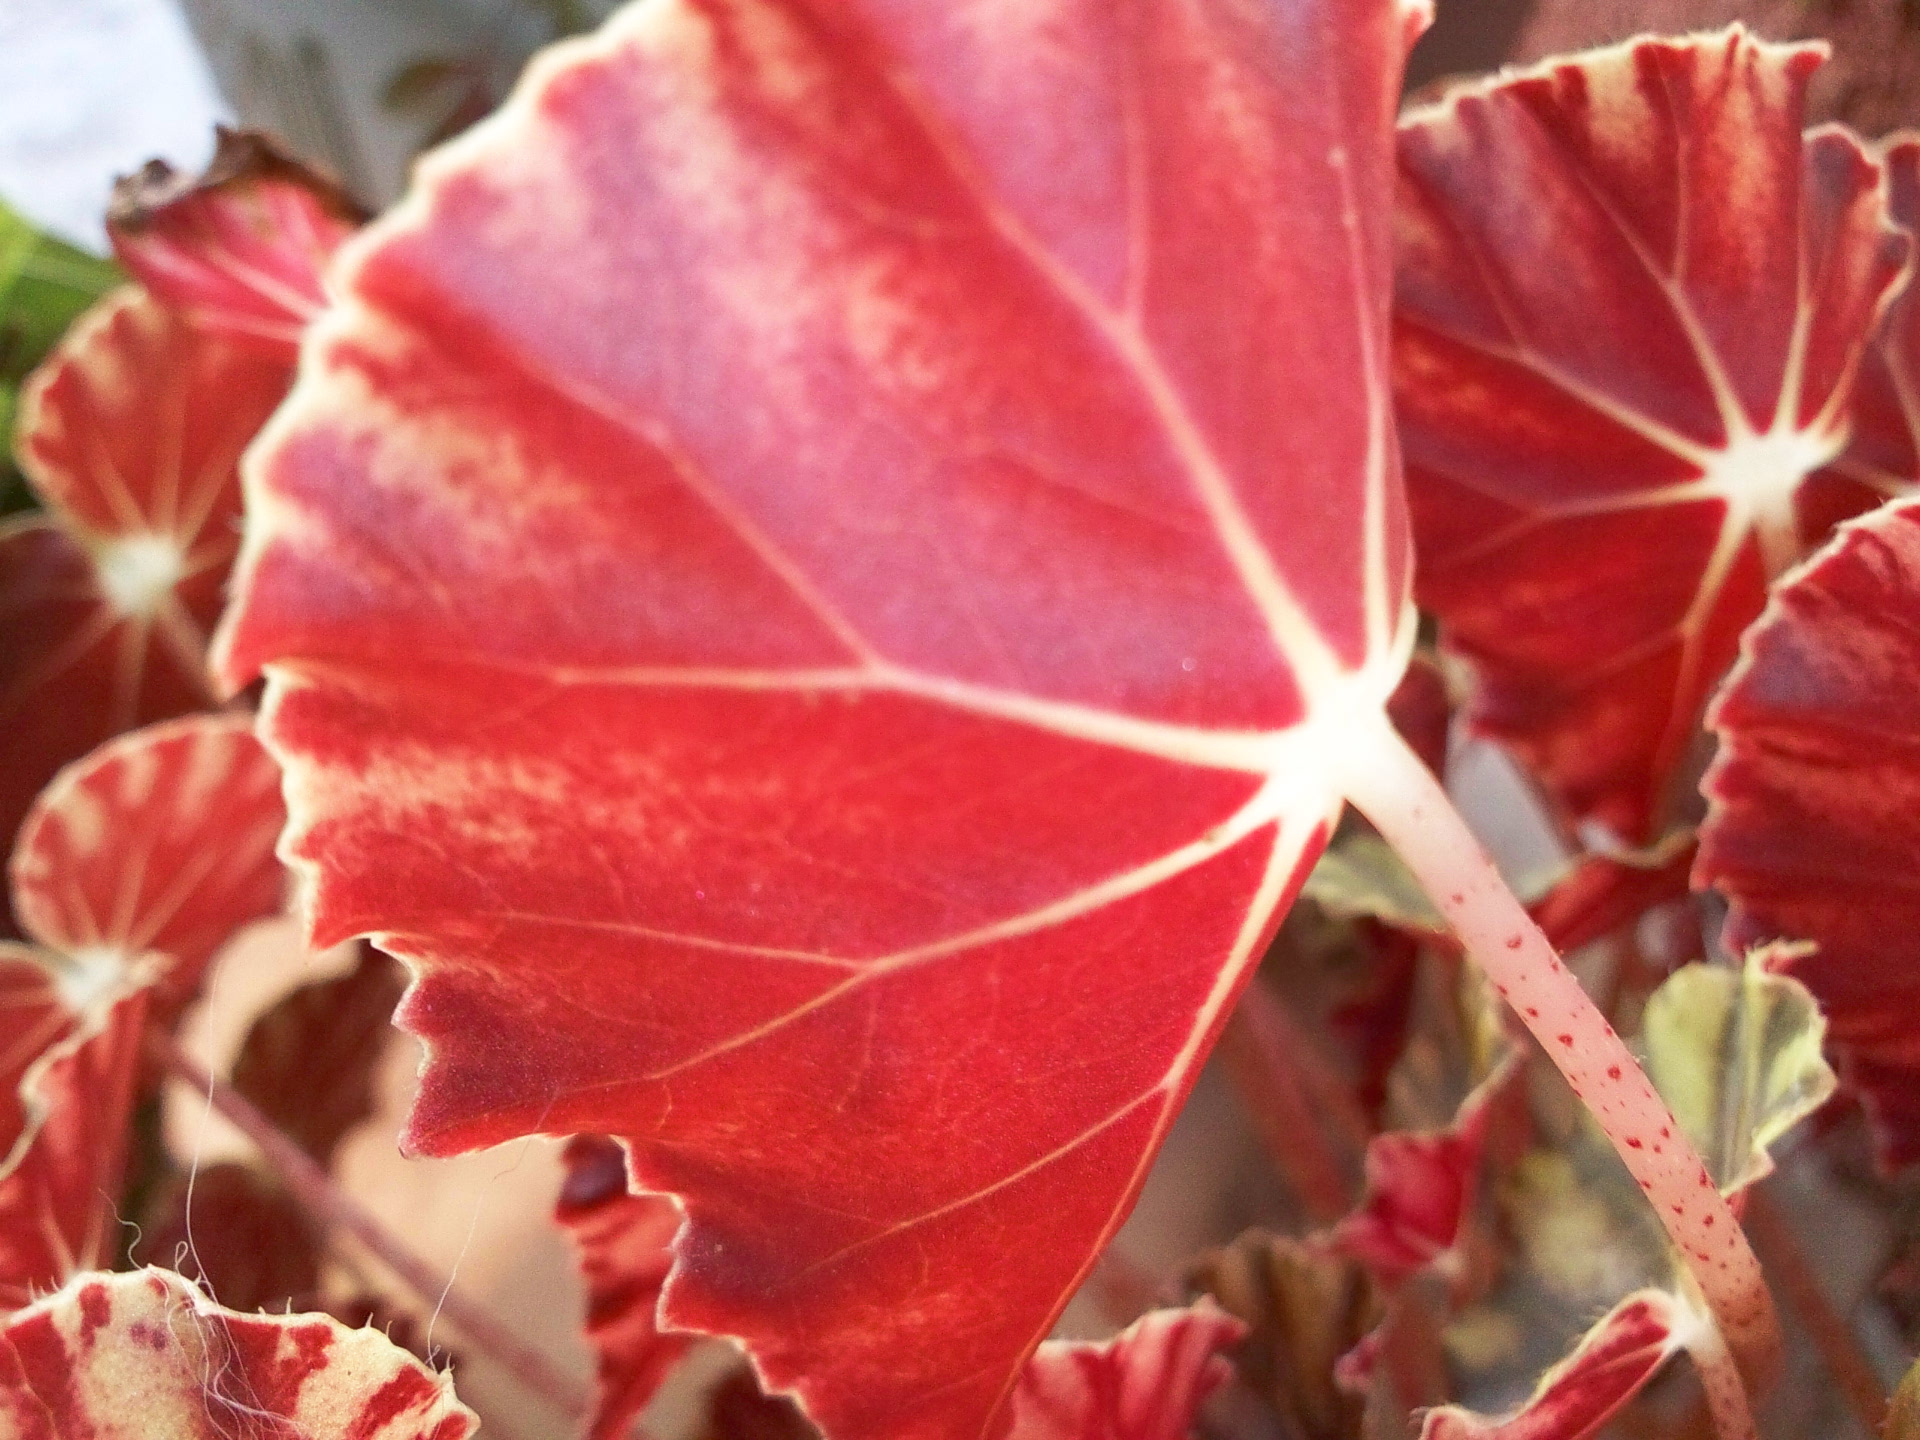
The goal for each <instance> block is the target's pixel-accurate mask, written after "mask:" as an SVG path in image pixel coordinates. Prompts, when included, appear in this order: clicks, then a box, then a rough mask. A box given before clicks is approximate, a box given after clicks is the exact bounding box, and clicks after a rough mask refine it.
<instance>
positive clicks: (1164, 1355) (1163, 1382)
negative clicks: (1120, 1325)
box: [1008, 1300, 1247, 1440]
mask: <svg viewBox="0 0 1920 1440" xmlns="http://www.w3.org/2000/svg"><path fill="white" fill-rule="evenodd" d="M1246 1333H1247V1331H1246V1326H1244V1325H1242V1324H1241V1323H1240V1322H1239V1321H1238V1320H1236V1319H1234V1318H1233V1317H1232V1316H1231V1315H1229V1314H1227V1312H1226V1311H1224V1310H1222V1309H1220V1308H1218V1307H1217V1306H1215V1305H1214V1304H1212V1302H1210V1301H1206V1300H1202V1301H1201V1302H1200V1303H1199V1304H1198V1305H1196V1306H1194V1307H1193V1308H1192V1309H1188V1310H1155V1311H1154V1312H1152V1313H1151V1314H1149V1315H1143V1316H1142V1317H1141V1318H1140V1319H1138V1320H1136V1321H1134V1323H1133V1324H1132V1325H1130V1326H1128V1327H1127V1328H1126V1329H1125V1330H1123V1331H1122V1332H1121V1333H1120V1334H1119V1335H1116V1336H1115V1337H1114V1338H1113V1339H1112V1340H1109V1341H1107V1342H1106V1343H1105V1344H1100V1345H1089V1344H1079V1343H1073V1342H1068V1341H1060V1340H1056V1341H1051V1342H1049V1343H1047V1344H1045V1345H1042V1346H1041V1347H1040V1348H1039V1350H1038V1351H1036V1352H1035V1353H1034V1356H1033V1358H1032V1359H1031V1360H1029V1361H1028V1362H1027V1368H1026V1369H1025V1371H1023V1372H1022V1374H1021V1376H1020V1383H1019V1385H1018V1386H1016V1387H1015V1389H1014V1392H1013V1428H1012V1429H1011V1430H1010V1431H1009V1432H1008V1440H1186V1437H1187V1435H1188V1433H1189V1431H1190V1430H1191V1429H1192V1426H1193V1419H1194V1413H1195V1412H1196V1411H1197V1410H1198V1409H1199V1408H1200V1402H1201V1401H1203V1400H1205V1399H1206V1398H1207V1396H1209V1395H1211V1394H1212V1393H1213V1392H1214V1391H1215V1390H1217V1389H1219V1388H1220V1387H1221V1386H1222V1385H1224V1384H1226V1382H1227V1381H1228V1380H1230V1379H1232V1378H1233V1366H1232V1365H1230V1364H1229V1363H1228V1362H1227V1360H1226V1359H1225V1358H1224V1357H1222V1356H1221V1355H1220V1353H1219V1352H1220V1351H1222V1350H1224V1349H1226V1348H1227V1347H1228V1346H1231V1345H1236V1344H1238V1343H1239V1342H1240V1340H1241V1338H1242V1337H1243V1336H1244V1335H1245V1334H1246Z"/></svg>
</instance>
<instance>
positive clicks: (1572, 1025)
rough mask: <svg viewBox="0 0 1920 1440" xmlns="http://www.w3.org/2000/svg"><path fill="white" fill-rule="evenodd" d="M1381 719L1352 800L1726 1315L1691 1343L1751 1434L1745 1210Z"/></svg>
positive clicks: (1753, 1313)
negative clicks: (1732, 1201) (1734, 1205)
mask: <svg viewBox="0 0 1920 1440" xmlns="http://www.w3.org/2000/svg"><path fill="white" fill-rule="evenodd" d="M1381 728H1382V730H1383V731H1385V732H1386V734H1385V736H1383V737H1382V738H1381V740H1380V741H1379V742H1378V743H1376V744H1373V745H1370V746H1368V747H1367V750H1366V758H1365V762H1364V764H1363V765H1359V766H1356V767H1355V768H1356V772H1358V773H1356V774H1355V775H1354V776H1353V777H1352V779H1351V782H1350V784H1349V785H1348V789H1347V794H1348V797H1349V798H1350V799H1351V800H1352V802H1353V804H1354V806H1355V807H1356V808H1357V809H1358V810H1359V811H1360V813H1361V814H1363V815H1365V816H1366V817H1367V818H1368V819H1369V820H1371V821H1372V822H1373V823H1374V825H1375V826H1376V827H1378V829H1379V831H1380V833H1381V834H1382V835H1384V836H1385V837H1386V839H1387V841H1388V843H1389V844H1391V845H1392V846H1393V848H1394V849H1395V850H1396V851H1398V852H1399V854H1400V858H1401V859H1403V860H1404V861H1406V863H1407V864H1408V866H1409V867H1411V868H1412V870H1413V872H1414V874H1416V875H1417V876H1419V878H1420V883H1421V885H1422V886H1423V887H1424V888H1425V890H1426V891H1427V893H1428V895H1429V896H1431V897H1432V899H1433V902H1434V903H1435V904H1436V905H1437V906H1439V908H1440V910H1441V913H1443V914H1444V915H1445V916H1446V917H1447V921H1448V923H1449V924H1451V925H1452V926H1453V930H1454V933H1455V935H1457V936H1458V937H1459V939H1460V941H1461V943H1462V945H1464V946H1465V948H1466V950H1467V953H1468V954H1470V955H1471V956H1472V957H1473V958H1474V961H1475V962H1476V963H1477V964H1478V965H1479V966H1480V967H1481V969H1482V970H1484V971H1485V972H1486V974H1487V976H1488V978H1489V979H1491V980H1492V981H1493V984H1494V988H1495V989H1496V990H1498V991H1499V992H1500V994H1501V996H1502V997H1503V998H1504V999H1505V1000H1506V1002H1507V1003H1508V1004H1509V1005H1511V1006H1512V1007H1513V1009H1514V1012H1515V1013H1516V1014H1518V1015H1519V1017H1520V1019H1521V1020H1522V1021H1523V1022H1524V1023H1525V1024H1526V1027H1527V1028H1528V1029H1529V1030H1531V1031H1532V1032H1533V1034H1534V1037H1535V1038H1536V1039H1537V1040H1539V1042H1540V1044H1541V1045H1542V1046H1543V1047H1544V1048H1545V1050H1546V1052H1547V1055H1548V1056H1549V1057H1550V1058H1551V1059H1552V1060H1553V1062H1554V1064H1556V1065H1557V1066H1559V1067H1560V1073H1561V1074H1563V1075H1565V1076H1566V1077H1567V1082H1568V1084H1570V1085H1572V1086H1573V1093H1574V1094H1575V1095H1577V1096H1579V1097H1580V1098H1581V1100H1582V1101H1583V1102H1584V1103H1585V1104H1586V1106H1587V1108H1588V1109H1589V1110H1591V1111H1592V1112H1593V1115H1594V1118H1595V1119H1596V1120H1598V1121H1599V1122H1600V1125H1601V1128H1602V1129H1604V1130H1605V1131H1606V1133H1607V1138H1608V1139H1610V1140H1611V1141H1612V1142H1613V1147H1614V1149H1615V1150H1617V1151H1618V1152H1619V1154H1620V1158H1621V1159H1622V1160H1624V1161H1625V1162H1626V1166H1627V1169H1628V1170H1629V1171H1631V1172H1632V1174H1633V1178H1634V1180H1635V1181H1637V1182H1638V1183H1639V1186H1640V1188H1641V1190H1642V1191H1644V1192H1645V1193H1646V1196H1647V1198H1648V1200H1650V1201H1651V1202H1652V1203H1653V1207H1654V1210H1655V1211H1656V1212H1657V1213H1658V1214H1659V1216H1660V1220H1661V1223H1662V1224H1664V1225H1665V1226H1666V1229H1667V1234H1668V1235H1670V1236H1672V1237H1673V1243H1674V1246H1675V1248H1676V1249H1677V1250H1678V1252H1679V1254H1680V1256H1681V1257H1682V1258H1683V1259H1684V1261H1685V1262H1686V1264H1687V1266H1688V1268H1689V1270H1690V1271H1691V1273H1692V1276H1693V1280H1694V1283H1695V1284H1696V1285H1697V1286H1698V1288H1699V1291H1700V1295H1701V1298H1702V1299H1704V1300H1705V1302H1706V1305H1707V1307H1708V1308H1709V1309H1710V1310H1711V1311H1712V1312H1713V1317H1714V1319H1715V1320H1716V1321H1717V1322H1718V1325H1719V1332H1720V1334H1719V1335H1718V1336H1712V1337H1710V1338H1709V1339H1708V1340H1706V1341H1705V1342H1703V1343H1702V1344H1701V1345H1699V1346H1696V1347H1690V1348H1692V1349H1693V1350H1694V1358H1695V1361H1696V1363H1697V1364H1698V1365H1699V1366H1700V1369H1701V1373H1702V1377H1703V1379H1704V1380H1705V1381H1706V1387H1707V1396H1708V1400H1709V1402H1710V1403H1711V1404H1712V1407H1713V1414H1714V1422H1715V1426H1716V1428H1717V1429H1718V1430H1719V1433H1720V1435H1721V1440H1747V1437H1750V1436H1752V1434H1753V1421H1752V1418H1751V1416H1750V1415H1749V1413H1748V1406H1747V1399H1746V1392H1745V1389H1744V1388H1743V1386H1742V1384H1741V1381H1740V1374H1741V1372H1744V1373H1745V1374H1746V1375H1747V1376H1748V1377H1749V1378H1754V1379H1757V1378H1758V1377H1760V1376H1765V1375H1769V1374H1772V1373H1773V1372H1774V1370H1775V1369H1776V1368H1777V1366H1776V1362H1777V1358H1778V1355H1779V1348H1780V1331H1779V1322H1778V1320H1777V1319H1776V1318H1775V1316H1774V1311H1773V1300H1772V1298H1771V1297H1770V1296H1769V1295H1768V1294H1767V1287H1766V1283H1765V1281H1764V1280H1763V1279H1762V1278H1761V1274H1760V1262H1759V1261H1758V1260H1757V1259H1755V1258H1754V1253H1753V1250H1752V1249H1751V1247H1749V1246H1748V1244H1747V1237H1746V1234H1745V1232H1743V1231H1742V1230H1741V1228H1740V1222H1739V1220H1738V1219H1737V1218H1736V1217H1735V1215H1734V1213H1733V1211H1732V1209H1731V1208H1730V1207H1729V1206H1728V1204H1727V1202H1726V1200H1725V1199H1724V1198H1723V1197H1722V1196H1721V1194H1720V1192H1719V1190H1718V1189H1717V1188H1716V1187H1715V1186H1714V1183H1713V1181H1712V1180H1711V1179H1710V1178H1709V1177H1708V1175H1707V1168H1706V1166H1705V1165H1704V1164H1703V1163H1702V1162H1701V1160H1700V1156H1699V1155H1698V1154H1697V1153H1696V1152H1695V1151H1694V1148H1693V1145H1692V1144H1691V1143H1690V1142H1689V1141H1688V1140H1687V1138H1686V1136H1685V1135H1684V1134H1682V1133H1681V1131H1680V1125H1679V1122H1678V1121H1677V1120H1675V1119H1674V1118H1673V1114H1672V1112H1671V1111H1669V1110H1668V1109H1667V1105H1666V1102H1665V1101H1663V1100H1662V1099H1661V1098H1660V1094H1659V1092H1658V1091H1656V1090H1655V1089H1654V1088H1653V1083H1652V1082H1651V1081H1650V1080H1648V1079H1647V1077H1646V1073H1645V1072H1644V1071H1642V1070H1641V1068H1640V1066H1639V1064H1638V1063H1637V1062H1636V1061H1635V1060H1634V1058H1633V1055H1632V1054H1631V1053H1630V1052H1629V1051H1628V1049H1627V1047H1626V1045H1625V1044H1624V1043H1622V1041H1621V1039H1620V1037H1619V1036H1618V1035H1616V1034H1615V1033H1614V1029H1613V1027H1612V1026H1611V1025H1609V1024H1608V1023H1607V1019H1606V1017H1605V1016H1604V1015H1602V1014H1601V1013H1600V1011H1599V1010H1598V1009H1597V1008H1595V1006H1594V1004H1593V1001H1592V1000H1590V999H1589V998H1588V997H1587V993H1586V991H1585V990H1583V989H1581V988H1580V982H1579V981H1578V980H1577V979H1575V978H1574V976H1573V975H1572V974H1571V973H1570V972H1569V971H1568V970H1567V967H1566V966H1565V965H1563V964H1561V963H1560V957H1559V956H1558V955H1556V954H1555V953H1554V950H1553V946H1552V945H1551V944H1549V943H1548V941H1547V937H1546V936H1545V935H1543V934H1541V932H1540V927H1539V926H1537V925H1535V924H1534V923H1533V921H1532V919H1531V918H1529V917H1528V915H1527V912H1526V908H1525V907H1524V906H1522V905H1521V903H1520V902H1519V901H1518V900H1516V899H1515V898H1514V896H1513V892H1512V891H1510V890H1509V889H1508V888H1507V886H1506V882H1505V881H1503V880H1502V879H1501V878H1500V872H1499V871H1498V870H1496V869H1495V868H1494V865H1493V862H1492V860H1490V859H1489V858H1488V857H1487V853H1486V851H1485V850H1483V849H1482V848H1481V847H1480V843H1479V842H1478V841H1477V840H1476V839H1475V838H1474V836H1473V832H1472V831H1471V830H1469V829H1468V828H1467V823H1466V821H1464V820H1463V819H1461V818H1460V813H1459V812H1458V811H1457V810H1455V809H1454V808H1453V803H1452V802H1451V801H1450V800H1448V798H1447V794H1446V791H1445V790H1443V789H1442V788H1441V786H1440V782H1439V781H1438V780H1437V779H1435V778H1434V776H1433V773H1432V772H1431V771H1429V770H1428V769H1427V767H1426V766H1425V765H1424V764H1423V763H1422V762H1421V760H1420V758H1419V756H1417V755H1415V754H1414V753H1413V751H1412V750H1411V749H1409V748H1408V746H1407V744H1406V742H1405V741H1403V740H1401V739H1400V737H1399V735H1398V734H1397V733H1395V732H1393V731H1392V730H1391V728H1390V727H1388V726H1385V725H1384V724H1383V725H1382V727H1381ZM1721 1336H1724V1344H1723V1343H1720V1337H1721ZM1729 1352H1731V1355H1730V1353H1729ZM1732 1356H1737V1357H1738V1359H1739V1363H1740V1368H1739V1370H1736V1369H1735V1366H1734V1363H1733V1359H1732V1358H1731V1357H1732Z"/></svg>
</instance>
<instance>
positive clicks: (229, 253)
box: [107, 126, 366, 362]
mask: <svg viewBox="0 0 1920 1440" xmlns="http://www.w3.org/2000/svg"><path fill="white" fill-rule="evenodd" d="M365 218H366V217H365V215H364V214H363V213H362V212H361V210H360V207H359V206H358V205H357V204H355V203H354V201H353V200H352V198H351V197H350V196H348V195H347V193H346V192H345V191H344V190H342V189H341V188H340V187H339V185H337V184H336V183H334V182H333V181H332V180H330V179H328V178H326V177H325V176H322V175H319V174H316V173H315V172H314V171H313V170H311V169H309V168H308V167H307V166H306V165H304V164H302V163H301V162H300V161H299V160H296V159H295V158H294V157H293V156H292V155H291V154H289V153H288V152H287V151H286V150H284V149H282V148H281V147H280V145H279V144H278V143H276V142H275V141H274V140H273V139H271V138H270V137H268V136H266V135H262V134H258V133H256V132H253V131H235V130H229V129H227V128H226V127H225V126H221V127H220V128H219V131H218V143H217V146H216V148H215V151H214V157H213V161H212V163H211V164H209V165H208V166H207V169H206V170H205V172H204V173H202V174H200V175H183V174H181V173H180V172H179V171H177V170H175V169H174V168H173V167H172V166H171V165H169V164H167V163H166V161H164V160H150V161H148V162H147V164H146V165H145V166H144V167H143V168H142V169H141V170H140V171H139V172H138V173H137V174H135V175H131V176H128V177H127V178H126V179H123V180H122V181H121V182H120V183H119V184H118V185H116V186H115V187H114V193H113V204H112V206H111V208H110V209H109V210H108V212H107V234H108V235H109V237H110V238H111V239H112V241H113V253H114V256H115V258H116V259H118V260H119V261H120V263H121V264H122V265H124V266H126V268H127V270H128V271H129V272H131V273H132V275H133V276H134V278H136V279H137V280H139V281H140V282H141V284H143V285H144V286H146V288H147V290H148V291H149V292H150V293H151V294H153V295H154V296H156V297H157V298H158V299H159V300H160V301H161V303H163V304H165V305H166V306H168V307H169V308H170V309H173V310H175V311H176V312H178V313H179V314H181V315H184V316H187V317H189V318H190V319H191V320H192V321H193V322H194V323H195V324H196V325H198V326H199V327H200V328H201V329H203V330H205V331H207V332H209V333H213V334H218V335H221V336H224V337H226V338H228V339H244V340H251V341H253V342H255V343H256V344H260V345H263V346H265V347H266V348H267V349H268V350H269V352H270V353H271V352H275V351H277V352H279V353H280V355H281V356H282V357H283V358H284V359H286V360H287V361H289V362H290V361H291V360H292V356H293V350H294V348H295V347H296V346H298V345H299V343H300V333H301V331H303V330H304V329H305V328H306V326H307V322H309V321H310V320H312V319H313V318H314V317H315V316H316V315H318V314H319V313H320V311H321V310H322V309H323V308H324V307H325V305H326V291H325V288H324V285H323V284H322V281H321V275H322V272H323V271H324V270H325V269H326V265H327V262H328V260H329V259H331V258H332V255H333V252H334V251H335V250H337V249H339V248H340V242H341V241H343V240H345V239H346V238H347V236H348V235H350V234H352V233H353V231H354V230H355V229H357V228H358V227H359V225H360V222H361V221H362V220H364V219H365Z"/></svg>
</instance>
